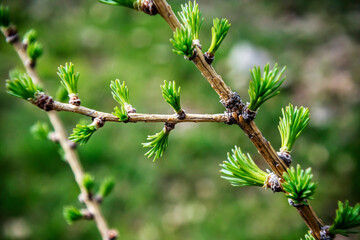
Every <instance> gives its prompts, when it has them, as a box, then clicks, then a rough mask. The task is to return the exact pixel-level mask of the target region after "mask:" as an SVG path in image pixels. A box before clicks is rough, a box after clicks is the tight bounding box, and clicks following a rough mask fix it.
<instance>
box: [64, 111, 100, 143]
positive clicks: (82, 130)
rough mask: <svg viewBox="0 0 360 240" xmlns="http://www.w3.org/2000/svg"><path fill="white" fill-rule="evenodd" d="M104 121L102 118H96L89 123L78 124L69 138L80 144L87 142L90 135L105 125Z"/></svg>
mask: <svg viewBox="0 0 360 240" xmlns="http://www.w3.org/2000/svg"><path fill="white" fill-rule="evenodd" d="M104 124H105V123H104V121H103V120H102V119H101V118H95V119H94V121H93V122H92V123H91V124H89V125H83V124H77V125H76V128H74V129H73V133H72V134H71V135H70V137H69V140H71V141H73V142H76V143H79V144H80V145H84V144H86V143H87V142H88V141H89V139H90V137H91V136H92V135H93V134H94V132H96V130H98V129H99V128H101V127H103V126H104Z"/></svg>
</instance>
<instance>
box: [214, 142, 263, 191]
mask: <svg viewBox="0 0 360 240" xmlns="http://www.w3.org/2000/svg"><path fill="white" fill-rule="evenodd" d="M231 151H232V154H230V153H228V154H227V160H225V161H224V162H223V164H220V166H221V167H222V169H221V170H220V172H221V173H222V174H223V176H221V178H224V179H226V180H228V181H229V182H230V184H231V185H232V186H235V187H245V186H258V187H263V186H264V185H265V183H266V180H267V175H268V174H267V173H266V172H264V171H262V170H261V169H260V168H259V167H258V166H257V165H256V164H255V163H254V161H253V160H252V158H251V156H250V155H249V154H247V156H246V155H245V154H244V153H242V151H241V149H240V148H239V147H237V146H235V148H234V149H232V150H231Z"/></svg>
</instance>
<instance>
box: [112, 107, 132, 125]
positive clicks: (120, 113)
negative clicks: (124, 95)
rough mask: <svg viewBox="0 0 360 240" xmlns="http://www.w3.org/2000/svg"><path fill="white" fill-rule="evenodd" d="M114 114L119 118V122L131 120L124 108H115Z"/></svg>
mask: <svg viewBox="0 0 360 240" xmlns="http://www.w3.org/2000/svg"><path fill="white" fill-rule="evenodd" d="M114 111H115V112H113V113H112V114H113V115H115V116H116V117H118V118H119V122H124V121H127V120H128V119H129V116H128V113H127V111H126V110H125V108H124V106H120V108H118V107H115V108H114Z"/></svg>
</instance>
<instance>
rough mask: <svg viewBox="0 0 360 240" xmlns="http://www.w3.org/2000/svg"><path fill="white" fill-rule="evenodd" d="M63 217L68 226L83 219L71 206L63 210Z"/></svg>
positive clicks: (78, 211)
mask: <svg viewBox="0 0 360 240" xmlns="http://www.w3.org/2000/svg"><path fill="white" fill-rule="evenodd" d="M63 215H64V218H65V220H66V222H67V223H68V224H72V223H74V222H75V221H78V220H80V219H83V217H84V216H83V214H82V213H81V212H80V210H79V209H77V208H75V207H73V206H69V207H65V208H64V210H63Z"/></svg>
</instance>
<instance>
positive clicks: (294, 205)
mask: <svg viewBox="0 0 360 240" xmlns="http://www.w3.org/2000/svg"><path fill="white" fill-rule="evenodd" d="M288 202H289V204H290V206H292V207H296V208H297V207H300V206H301V205H303V204H301V203H295V202H294V201H293V200H292V199H291V198H289V199H288Z"/></svg>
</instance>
